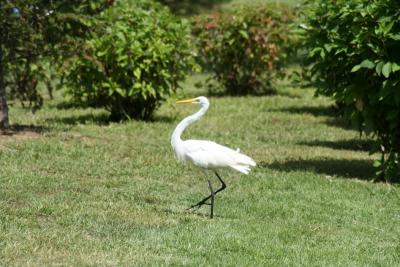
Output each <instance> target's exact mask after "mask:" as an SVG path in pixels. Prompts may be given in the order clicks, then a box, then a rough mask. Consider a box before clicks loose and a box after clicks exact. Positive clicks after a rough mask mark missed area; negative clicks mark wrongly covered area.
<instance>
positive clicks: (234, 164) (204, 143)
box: [171, 96, 256, 218]
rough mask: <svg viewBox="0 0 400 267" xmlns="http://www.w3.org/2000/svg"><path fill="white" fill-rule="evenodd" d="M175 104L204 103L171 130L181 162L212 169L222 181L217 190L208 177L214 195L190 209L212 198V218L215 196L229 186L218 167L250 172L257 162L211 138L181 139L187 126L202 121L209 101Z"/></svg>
mask: <svg viewBox="0 0 400 267" xmlns="http://www.w3.org/2000/svg"><path fill="white" fill-rule="evenodd" d="M176 103H177V104H200V106H201V108H200V110H199V111H198V112H196V113H195V114H193V115H190V116H188V117H186V118H185V119H183V120H182V121H181V122H180V123H179V124H178V126H177V127H176V128H175V130H174V132H173V133H172V137H171V145H172V148H173V150H174V152H175V156H176V158H177V159H178V160H179V161H189V162H191V163H193V164H194V165H195V166H197V167H200V168H202V169H209V170H213V171H214V173H215V175H216V176H217V177H218V179H219V181H220V182H221V187H220V188H219V189H218V190H216V191H214V190H213V187H212V184H211V181H210V180H208V186H209V188H210V191H211V194H210V195H209V196H207V197H205V198H204V199H202V200H201V201H199V202H198V203H196V204H194V205H192V206H191V207H190V208H189V209H193V208H199V207H201V206H202V205H204V204H208V203H206V201H207V200H208V199H210V198H211V203H210V204H208V205H211V214H210V217H211V218H212V217H213V211H214V196H215V194H217V193H218V192H220V191H222V190H224V189H225V188H226V184H225V182H224V181H223V180H222V178H221V176H220V175H219V174H218V173H217V169H220V168H226V167H229V168H232V169H234V170H236V171H239V172H241V173H244V174H248V173H249V172H250V168H251V167H254V166H256V162H255V161H254V160H253V159H252V158H250V157H249V156H246V155H244V154H242V153H240V152H239V151H240V150H239V149H237V150H236V151H235V150H233V149H230V148H228V147H226V146H222V145H220V144H217V143H215V142H212V141H208V140H182V139H181V134H182V132H183V131H184V130H185V129H186V127H188V126H189V125H190V124H192V123H194V122H195V121H197V120H199V119H200V118H201V117H202V116H203V115H204V114H205V113H206V111H207V109H208V107H209V106H210V103H209V101H208V99H207V98H206V97H204V96H200V97H196V98H191V99H187V100H181V101H177V102H176Z"/></svg>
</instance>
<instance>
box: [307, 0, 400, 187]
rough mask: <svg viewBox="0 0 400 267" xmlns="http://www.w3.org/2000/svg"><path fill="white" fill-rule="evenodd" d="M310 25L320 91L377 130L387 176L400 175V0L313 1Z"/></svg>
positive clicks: (368, 130)
mask: <svg viewBox="0 0 400 267" xmlns="http://www.w3.org/2000/svg"><path fill="white" fill-rule="evenodd" d="M308 10H309V11H308V13H307V14H306V17H307V23H306V25H304V28H305V29H306V32H305V33H306V35H305V39H304V41H305V42H304V44H305V46H306V48H307V49H308V52H309V54H308V64H309V65H308V70H309V71H310V74H311V75H312V79H313V81H314V82H315V83H316V84H317V85H318V91H317V92H318V93H319V94H324V95H328V96H333V97H334V98H335V99H336V100H337V101H338V102H339V103H341V104H342V105H341V106H343V113H344V115H345V116H346V117H347V118H349V119H351V120H352V121H353V122H354V123H356V125H357V126H358V127H359V129H360V130H361V131H362V132H365V133H367V134H370V133H372V134H373V135H375V136H376V138H377V146H376V148H375V149H374V151H372V152H377V151H380V152H381V153H382V157H381V160H380V161H379V162H376V163H375V166H377V167H378V168H379V169H378V174H379V176H380V177H384V178H385V179H386V180H396V179H397V180H399V178H400V163H399V159H400V158H399V157H400V2H399V1H397V0H379V1H377V0H376V1H370V0H351V1H348V0H336V1H318V2H313V3H310V4H309V9H308Z"/></svg>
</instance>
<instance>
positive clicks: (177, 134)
mask: <svg viewBox="0 0 400 267" xmlns="http://www.w3.org/2000/svg"><path fill="white" fill-rule="evenodd" d="M207 109H208V105H207V104H204V105H202V106H201V108H200V110H199V111H197V112H196V113H195V114H193V115H190V116H188V117H186V118H184V119H183V120H182V121H181V122H180V123H179V124H178V126H176V128H175V130H174V132H173V133H172V137H171V144H172V146H173V147H174V146H175V145H177V144H178V143H179V142H182V139H181V135H182V133H183V131H184V130H185V129H186V127H188V126H189V125H190V124H192V123H193V122H195V121H197V120H199V119H200V118H201V117H202V116H203V115H204V114H205V113H206V111H207Z"/></svg>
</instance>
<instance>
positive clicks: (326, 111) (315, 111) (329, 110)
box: [273, 106, 336, 117]
mask: <svg viewBox="0 0 400 267" xmlns="http://www.w3.org/2000/svg"><path fill="white" fill-rule="evenodd" d="M273 111H279V112H287V113H294V114H310V115H313V116H315V117H317V116H334V115H336V110H335V108H334V107H333V106H318V107H305V106H303V107H287V108H280V109H274V110H273Z"/></svg>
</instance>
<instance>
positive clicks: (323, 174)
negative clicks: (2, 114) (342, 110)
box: [0, 83, 400, 266]
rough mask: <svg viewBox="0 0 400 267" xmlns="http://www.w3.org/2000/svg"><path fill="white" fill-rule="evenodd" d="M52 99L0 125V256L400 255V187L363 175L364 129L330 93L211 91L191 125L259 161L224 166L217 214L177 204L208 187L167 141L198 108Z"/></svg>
mask: <svg viewBox="0 0 400 267" xmlns="http://www.w3.org/2000/svg"><path fill="white" fill-rule="evenodd" d="M188 84H190V83H188ZM192 92H193V93H195V94H200V93H202V92H201V91H192ZM57 103H58V102H57V101H50V102H49V103H48V104H47V105H46V106H45V107H44V109H42V110H40V111H38V112H37V113H36V114H31V113H26V112H25V111H23V110H21V109H20V108H18V107H12V108H11V111H10V114H11V116H12V123H14V124H18V125H20V126H19V128H18V129H19V130H20V131H19V132H18V133H16V134H15V135H12V136H0V161H1V169H0V265H4V266H46V265H47V266H54V265H63V266H132V265H136V266H160V265H173V266H181V265H185V266H187V265H189V266H204V265H221V266H293V265H301V266H398V265H399V264H400V256H399V255H400V243H399V237H400V227H399V223H400V209H399V203H400V202H399V201H400V198H399V191H400V190H399V186H398V185H388V184H384V183H372V182H369V180H370V179H371V178H372V177H373V169H372V167H371V161H372V158H371V157H370V156H369V155H368V152H367V151H366V147H367V146H368V142H367V140H365V139H359V138H358V133H357V132H355V131H353V130H351V129H348V128H347V127H346V125H345V124H343V123H342V122H340V121H337V120H335V119H334V118H333V117H332V112H331V110H330V105H331V102H330V101H329V100H327V99H326V98H313V96H312V92H311V91H307V90H306V91H300V90H286V91H285V94H283V95H277V96H271V97H240V98H239V97H237V98H231V97H226V98H211V108H210V110H209V112H208V113H207V114H206V116H205V117H204V118H203V119H202V120H201V121H199V122H198V123H196V124H195V125H193V126H192V127H190V128H189V129H188V130H187V131H186V132H185V138H189V137H190V138H205V139H211V140H214V141H217V142H219V143H222V144H226V145H229V146H231V147H234V148H236V147H240V148H241V150H242V151H243V152H245V153H246V154H248V155H250V156H252V157H253V158H254V159H255V160H256V161H257V163H258V166H257V167H256V168H255V169H254V171H253V172H252V173H251V174H250V175H249V176H244V175H240V174H239V173H234V172H229V171H223V172H222V175H223V177H225V180H226V182H227V185H228V188H227V189H226V190H225V191H224V192H222V193H220V194H219V195H218V196H217V198H216V210H215V214H216V216H215V218H214V219H212V220H210V219H209V218H208V214H209V208H208V207H204V208H202V209H200V210H199V211H197V212H192V213H191V212H186V211H185V208H187V207H188V206H190V205H191V204H193V203H195V202H197V201H198V200H200V199H201V198H202V197H203V196H204V195H206V194H207V193H208V189H207V183H206V178H205V177H204V176H203V175H202V173H201V172H200V171H198V170H196V169H193V168H191V167H190V166H183V165H180V164H178V163H177V162H176V161H175V159H174V157H173V154H172V151H171V148H170V143H169V142H170V141H169V138H170V134H171V132H172V130H173V129H174V127H175V125H176V124H177V123H178V122H179V120H180V119H182V118H183V117H185V116H187V115H188V114H190V113H192V112H194V111H195V108H194V107H192V106H188V107H177V106H175V105H174V104H173V101H171V102H168V103H165V104H164V105H163V106H162V107H161V109H160V110H159V111H158V113H157V116H156V118H155V120H154V122H147V123H145V122H139V121H130V122H126V123H111V124H109V123H107V121H106V118H107V114H106V113H105V111H103V110H99V109H87V110H85V109H57V108H56V107H57ZM24 125H29V127H24Z"/></svg>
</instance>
